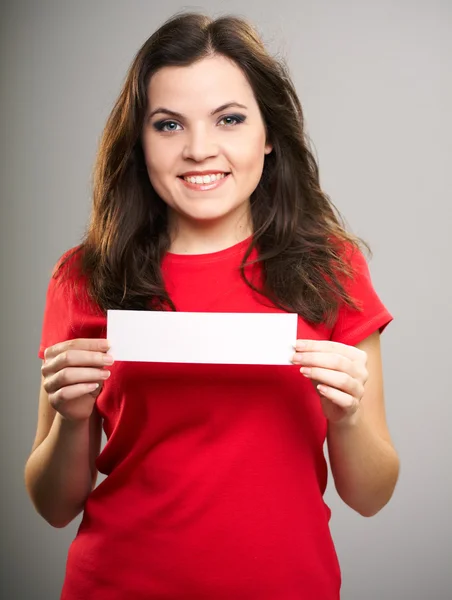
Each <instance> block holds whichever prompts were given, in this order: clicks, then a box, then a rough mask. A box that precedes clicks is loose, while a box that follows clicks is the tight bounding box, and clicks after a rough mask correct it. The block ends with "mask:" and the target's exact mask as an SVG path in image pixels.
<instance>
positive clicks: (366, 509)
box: [294, 331, 399, 516]
mask: <svg viewBox="0 0 452 600" xmlns="http://www.w3.org/2000/svg"><path fill="white" fill-rule="evenodd" d="M297 347H298V351H299V353H298V354H296V355H295V357H296V358H295V360H294V362H296V363H297V364H301V365H303V367H302V368H303V371H302V372H304V375H305V376H306V377H309V378H310V379H312V380H313V382H314V384H315V386H316V388H317V389H318V391H319V395H320V400H321V402H322V407H323V410H324V413H325V416H326V417H327V419H328V434H327V444H328V455H329V458H330V464H331V470H332V474H333V478H334V483H335V487H336V489H337V492H338V494H339V496H340V497H341V498H342V500H343V501H344V502H345V503H346V504H347V505H348V506H350V507H351V508H353V509H354V510H356V511H357V512H358V513H360V514H361V515H363V516H372V515H375V514H376V513H377V512H378V511H379V510H381V509H382V508H383V507H384V506H385V504H387V502H388V501H389V499H390V498H391V496H392V494H393V492H394V488H395V485H396V483H397V479H398V474H399V458H398V456H397V452H396V451H395V449H394V446H393V444H392V442H391V438H390V435H389V431H388V427H387V423H386V415H385V405H384V391H383V369H382V361H381V349H380V334H379V332H378V331H377V332H375V333H373V334H372V335H370V336H369V337H367V338H366V339H365V340H363V341H362V342H361V343H359V344H357V346H356V347H352V346H346V345H344V344H339V343H337V342H329V341H326V342H318V341H313V340H306V341H305V340H303V341H300V342H297ZM319 384H320V386H321V387H320V389H319V388H318V385H319ZM325 386H326V387H325Z"/></svg>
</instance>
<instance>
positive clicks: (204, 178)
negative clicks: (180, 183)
mask: <svg viewBox="0 0 452 600" xmlns="http://www.w3.org/2000/svg"><path fill="white" fill-rule="evenodd" d="M225 175H226V174H225V173H216V174H215V175H197V176H196V177H184V179H185V181H188V183H199V184H201V183H213V182H214V181H218V180H220V179H224V177H225Z"/></svg>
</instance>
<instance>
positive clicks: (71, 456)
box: [25, 384, 102, 527]
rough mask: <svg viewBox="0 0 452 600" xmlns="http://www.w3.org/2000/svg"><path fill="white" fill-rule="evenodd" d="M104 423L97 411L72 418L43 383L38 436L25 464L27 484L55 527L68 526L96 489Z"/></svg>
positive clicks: (36, 502)
mask: <svg viewBox="0 0 452 600" xmlns="http://www.w3.org/2000/svg"><path fill="white" fill-rule="evenodd" d="M101 435H102V422H101V419H100V417H99V415H98V413H97V411H93V413H92V414H91V416H90V417H89V418H88V419H86V420H84V421H78V422H75V421H69V420H67V419H64V418H63V417H62V416H61V415H60V414H59V413H58V412H56V411H55V410H54V409H53V408H52V406H51V405H50V403H49V400H48V394H47V392H46V391H45V389H44V388H43V385H42V384H41V391H40V397H39V409H38V426H37V433H36V439H35V442H34V444H33V448H32V451H31V454H30V457H29V458H28V460H27V463H26V466H25V486H26V489H27V492H28V494H29V496H30V498H31V500H32V502H33V504H34V506H35V508H36V510H37V511H38V513H39V514H40V515H41V516H42V517H43V518H44V519H45V520H46V521H47V522H48V523H50V525H52V526H53V527H65V526H66V525H67V524H69V523H70V522H71V521H72V520H73V519H74V518H75V517H76V516H77V515H78V514H79V513H80V512H81V511H82V509H83V506H84V504H85V501H86V498H87V497H88V495H89V493H90V492H91V490H92V489H93V487H94V485H95V482H96V476H97V470H96V468H95V459H96V457H97V456H98V454H99V451H100V445H101Z"/></svg>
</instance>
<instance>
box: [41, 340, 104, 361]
mask: <svg viewBox="0 0 452 600" xmlns="http://www.w3.org/2000/svg"><path fill="white" fill-rule="evenodd" d="M72 349H73V350H91V351H94V352H96V351H97V352H107V351H108V350H109V349H110V343H109V341H108V340H106V339H104V338H76V339H74V340H66V341H64V342H59V343H58V344H55V345H53V346H49V347H48V348H46V349H45V351H44V358H45V360H47V359H49V358H54V357H55V356H57V355H58V354H61V353H62V352H66V351H67V350H72Z"/></svg>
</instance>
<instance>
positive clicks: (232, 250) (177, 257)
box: [164, 235, 253, 264]
mask: <svg viewBox="0 0 452 600" xmlns="http://www.w3.org/2000/svg"><path fill="white" fill-rule="evenodd" d="M252 239H253V236H252V235H251V236H249V237H247V238H246V239H244V240H242V241H241V242H238V243H237V244H234V245H233V246H229V247H228V248H224V249H223V250H217V251H216V252H208V253H204V254H175V253H173V252H167V253H166V255H165V259H164V260H165V262H169V263H178V264H181V263H185V264H194V263H211V262H218V261H222V260H227V259H228V258H231V257H233V256H237V255H238V254H240V253H243V252H245V250H246V249H247V248H248V246H249V245H250V243H251V242H252Z"/></svg>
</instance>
